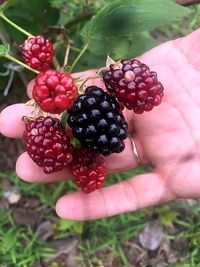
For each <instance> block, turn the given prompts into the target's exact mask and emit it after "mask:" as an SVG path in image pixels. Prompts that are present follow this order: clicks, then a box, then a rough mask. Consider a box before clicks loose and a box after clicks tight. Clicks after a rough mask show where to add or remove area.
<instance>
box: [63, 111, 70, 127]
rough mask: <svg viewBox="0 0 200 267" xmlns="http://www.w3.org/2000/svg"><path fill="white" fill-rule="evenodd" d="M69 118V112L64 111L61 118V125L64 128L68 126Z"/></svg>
mask: <svg viewBox="0 0 200 267" xmlns="http://www.w3.org/2000/svg"><path fill="white" fill-rule="evenodd" d="M68 117H69V114H68V113H67V111H64V112H63V113H62V116H61V124H62V126H63V127H64V128H65V127H66V125H67V119H68Z"/></svg>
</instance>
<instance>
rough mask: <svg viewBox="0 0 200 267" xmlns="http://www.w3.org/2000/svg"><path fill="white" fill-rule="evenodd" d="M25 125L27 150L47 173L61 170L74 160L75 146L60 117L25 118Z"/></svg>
mask: <svg viewBox="0 0 200 267" xmlns="http://www.w3.org/2000/svg"><path fill="white" fill-rule="evenodd" d="M25 127H26V130H25V132H24V140H25V146H26V151H27V153H28V154H29V156H30V157H31V159H32V160H33V161H34V162H35V163H36V164H37V165H38V166H40V167H42V168H43V171H44V172H45V173H47V174H49V173H52V172H56V171H60V170H62V169H63V168H65V167H66V166H67V165H68V163H70V162H71V161H72V154H73V146H72V145H71V144H70V138H69V137H68V135H67V134H66V132H65V129H64V128H63V126H62V124H61V123H60V121H59V120H58V119H55V118H51V117H46V118H45V117H42V116H41V117H38V118H37V119H35V120H26V119H25Z"/></svg>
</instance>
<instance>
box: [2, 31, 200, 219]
mask: <svg viewBox="0 0 200 267" xmlns="http://www.w3.org/2000/svg"><path fill="white" fill-rule="evenodd" d="M199 40H200V29H199V30H197V31H195V32H193V33H191V34H190V35H188V36H186V37H184V38H180V39H177V40H174V41H170V42H167V43H164V44H162V45H160V46H158V47H156V48H154V49H152V50H150V51H148V52H147V53H145V54H144V55H142V56H141V57H140V58H139V60H141V61H142V62H144V63H145V64H147V65H148V66H149V67H150V68H151V70H154V71H156V72H157V73H158V78H159V80H160V81H161V82H162V84H163V86H164V88H165V96H164V98H163V101H162V103H161V105H160V106H159V107H156V108H154V109H153V110H152V111H151V112H146V113H144V114H142V115H137V114H134V113H133V112H130V111H127V112H126V113H125V115H126V118H127V121H128V123H129V126H130V129H129V130H130V131H132V132H133V139H134V141H135V144H136V146H137V149H138V153H139V156H140V160H141V163H143V164H147V163H148V164H152V165H153V166H154V171H153V172H151V173H146V174H142V175H138V176H135V177H133V178H131V179H128V180H125V181H122V182H120V183H118V184H115V185H112V186H109V187H105V188H102V189H100V190H97V191H95V192H93V193H91V194H89V195H85V194H84V193H82V192H75V193H69V194H67V195H65V196H62V197H61V198H60V199H59V200H58V202H57V204H56V207H55V208H56V212H57V214H58V216H60V217H62V218H65V219H70V220H91V219H97V218H102V217H107V216H113V215H116V214H119V213H123V212H130V211H135V210H137V209H141V208H144V207H149V206H152V205H157V204H159V203H163V202H166V201H170V200H173V199H176V198H196V197H199V196H200V154H199V153H200V126H199V125H200V42H199ZM94 73H95V71H94V70H91V71H87V72H85V73H78V74H75V75H74V76H81V77H84V76H86V77H87V76H93V75H94ZM33 83H34V82H31V83H30V84H29V86H28V95H29V96H31V90H32V87H33ZM91 83H92V84H96V85H98V86H100V87H102V86H103V85H102V82H101V81H100V80H92V81H91V82H89V83H87V85H89V84H91ZM31 110H32V108H31V107H27V106H25V105H24V104H16V105H12V106H9V107H7V108H6V109H4V110H3V111H2V112H1V114H0V132H1V133H2V134H3V135H5V136H7V137H11V138H21V137H22V133H23V131H24V125H23V123H22V120H21V118H22V116H24V115H26V114H27V115H28V114H30V112H31ZM106 164H107V167H108V169H109V171H110V172H118V171H124V170H128V169H133V168H136V167H138V164H137V161H136V158H135V157H134V154H133V151H132V145H131V141H130V139H127V140H126V149H125V150H124V151H123V152H122V153H121V154H113V155H111V156H109V157H107V158H106ZM16 171H17V174H18V175H19V177H21V179H23V180H24V181H26V182H30V183H32V182H58V181H60V180H67V179H68V178H70V177H71V176H72V175H71V173H70V171H69V170H63V171H61V172H59V173H54V174H51V175H46V174H44V173H43V172H42V170H41V169H40V168H39V167H38V166H37V165H36V164H35V163H34V162H33V161H32V160H31V159H30V158H29V156H28V155H27V153H23V154H22V155H21V156H20V157H19V158H18V160H17V163H16Z"/></svg>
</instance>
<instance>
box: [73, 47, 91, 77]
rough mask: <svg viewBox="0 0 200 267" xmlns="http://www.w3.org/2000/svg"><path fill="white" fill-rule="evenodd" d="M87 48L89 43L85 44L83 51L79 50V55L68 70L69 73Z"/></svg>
mask: <svg viewBox="0 0 200 267" xmlns="http://www.w3.org/2000/svg"><path fill="white" fill-rule="evenodd" d="M88 46H89V43H87V44H86V45H85V46H84V47H83V49H82V50H81V52H80V53H79V55H78V56H77V57H76V59H75V60H74V62H73V64H72V66H71V68H70V71H69V73H71V72H72V71H73V69H74V67H75V66H76V64H77V63H78V61H79V60H80V58H81V57H82V55H83V54H84V53H85V51H86V50H87V48H88Z"/></svg>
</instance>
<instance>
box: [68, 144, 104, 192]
mask: <svg viewBox="0 0 200 267" xmlns="http://www.w3.org/2000/svg"><path fill="white" fill-rule="evenodd" d="M71 166H72V171H73V174H74V177H75V183H76V185H77V186H78V187H80V188H81V189H82V191H83V192H84V193H86V194H89V193H91V192H92V191H94V190H96V189H99V188H101V187H102V186H103V184H104V182H105V180H106V176H107V174H108V172H107V169H106V167H105V161H104V157H103V156H102V155H99V154H95V153H94V152H92V151H90V150H88V149H84V148H81V149H77V150H76V151H75V153H74V158H73V161H72V164H71Z"/></svg>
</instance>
